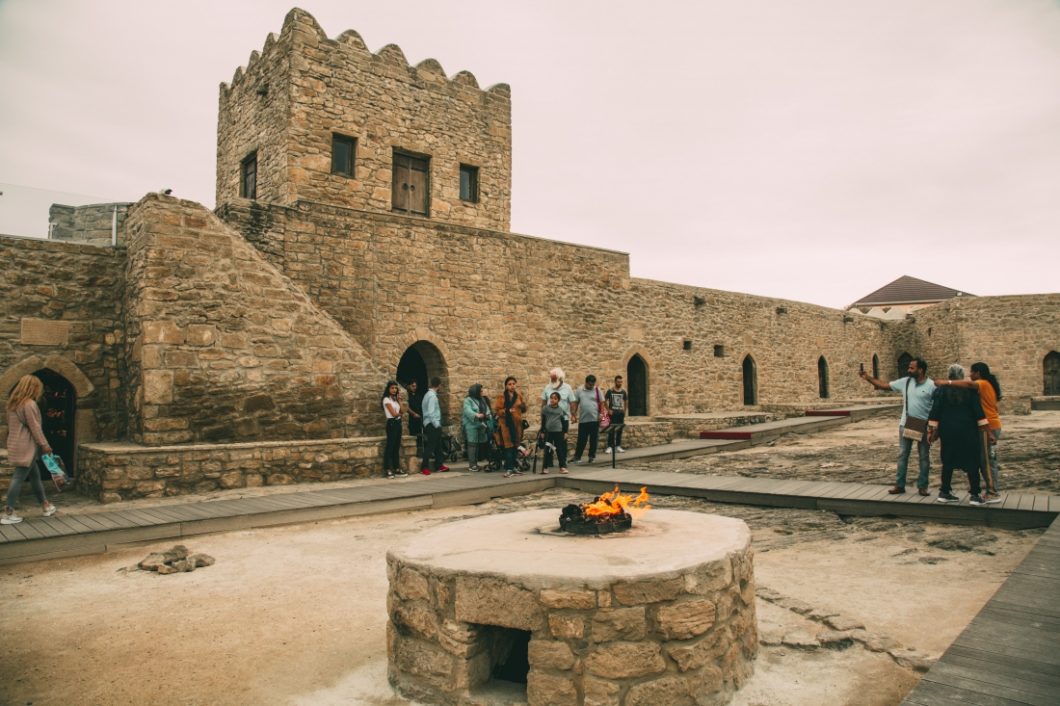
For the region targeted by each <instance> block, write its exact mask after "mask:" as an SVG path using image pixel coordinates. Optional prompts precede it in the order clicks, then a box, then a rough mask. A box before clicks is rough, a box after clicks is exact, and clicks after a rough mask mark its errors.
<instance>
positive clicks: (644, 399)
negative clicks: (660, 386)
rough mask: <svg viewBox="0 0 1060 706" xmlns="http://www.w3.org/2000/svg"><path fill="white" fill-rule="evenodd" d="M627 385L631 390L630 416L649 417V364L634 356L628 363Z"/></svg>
mask: <svg viewBox="0 0 1060 706" xmlns="http://www.w3.org/2000/svg"><path fill="white" fill-rule="evenodd" d="M626 385H627V386H628V388H629V416H631V417H645V416H647V415H648V364H647V363H645V362H644V359H643V358H641V357H640V356H639V355H636V354H634V355H633V357H632V358H630V359H629V362H628V363H626Z"/></svg>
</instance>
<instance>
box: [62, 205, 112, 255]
mask: <svg viewBox="0 0 1060 706" xmlns="http://www.w3.org/2000/svg"><path fill="white" fill-rule="evenodd" d="M129 205H130V204H128V203H124V202H122V203H97V204H91V205H89V206H64V205H62V204H58V203H56V204H52V207H51V208H50V209H48V239H49V240H61V241H65V242H74V243H85V244H87V245H101V246H106V245H111V244H112V238H113V239H114V241H115V244H121V243H122V242H123V237H124V233H125V227H124V226H125V216H126V215H127V214H128V212H129Z"/></svg>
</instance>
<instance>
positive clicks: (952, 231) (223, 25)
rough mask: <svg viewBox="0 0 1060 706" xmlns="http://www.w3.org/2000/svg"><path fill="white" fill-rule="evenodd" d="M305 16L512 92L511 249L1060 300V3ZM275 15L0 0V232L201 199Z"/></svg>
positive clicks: (338, 2)
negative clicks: (598, 250) (144, 203)
mask: <svg viewBox="0 0 1060 706" xmlns="http://www.w3.org/2000/svg"><path fill="white" fill-rule="evenodd" d="M299 6H300V7H302V8H304V9H305V10H307V11H308V12H310V13H311V14H312V15H313V16H314V17H316V19H317V21H318V22H319V23H320V25H321V27H322V28H323V29H324V32H325V33H326V34H327V35H328V36H329V37H333V38H334V37H337V36H338V35H339V34H341V33H342V32H343V31H344V30H346V29H355V30H357V31H358V32H359V33H360V34H361V36H362V37H363V38H364V40H365V43H366V44H367V45H368V47H369V49H371V50H373V51H378V50H379V49H380V48H382V47H383V46H384V45H386V44H389V43H394V44H397V45H399V46H400V47H401V48H402V50H403V51H404V53H405V56H406V57H407V58H408V60H409V62H410V64H412V65H415V64H417V63H419V62H420V61H422V60H423V59H426V58H429V57H433V58H435V59H437V60H438V61H439V62H441V64H442V66H443V67H444V68H445V70H446V72H447V73H448V74H449V75H450V76H452V75H453V74H455V73H457V72H458V71H461V70H465V69H466V70H469V71H471V72H472V73H473V74H475V76H476V77H477V78H478V82H479V85H481V86H483V87H487V86H490V85H492V84H495V83H501V82H503V83H508V84H510V85H511V87H512V123H513V139H514V146H513V181H514V184H513V191H514V194H513V199H512V230H513V231H514V232H517V233H524V234H527V235H533V236H538V237H544V238H552V239H556V240H562V241H567V242H572V243H580V244H586V245H594V246H599V247H605V248H611V249H614V250H620V251H623V252H628V253H629V254H630V266H631V270H632V274H633V275H634V276H637V277H648V278H652V279H659V280H664V281H669V282H679V283H683V284H691V285H696V286H702V287H712V288H717V289H726V290H732V291H737V292H748V293H753V294H762V295H767V296H776V297H783V298H786V299H795V300H799V301H807V302H813V303H816V304H823V305H826V306H834V307H843V306H845V305H847V304H849V303H850V302H852V301H855V300H857V299H858V298H860V297H861V296H863V295H865V294H868V293H869V292H872V291H873V290H875V289H877V288H879V287H881V286H883V285H884V284H886V283H888V282H890V281H891V280H893V279H895V278H897V277H899V276H901V275H903V274H907V275H911V276H914V277H919V278H921V279H926V280H928V281H931V282H935V283H938V284H942V285H945V286H948V287H953V288H955V289H961V290H964V291H967V292H971V293H973V294H979V295H991V294H1023V293H1037V292H1056V291H1060V286H1058V283H1060V277H1058V275H1057V269H1058V262H1060V244H1058V242H1060V2H1057V1H1056V0H878V1H874V2H869V1H868V0H799V2H788V1H786V0H772V1H771V2H766V1H764V0H730V1H727V2H722V1H720V0H701V1H700V2H678V1H676V0H657V1H655V2H636V3H634V2H623V1H615V0H611V1H609V2H595V1H594V2H579V1H578V0H566V1H562V0H539V1H537V2H533V3H511V2H500V1H498V0H461V1H460V2H451V1H450V0H431V1H430V2H425V1H421V0H406V1H404V2H400V3H398V2H391V3H380V2H378V1H375V2H370V3H369V2H360V1H358V0H304V1H303V2H302V3H301V4H300V5H299ZM291 7H292V5H291V4H290V0H286V1H283V2H278V1H275V0H255V1H254V2H250V1H249V0H179V1H173V2H166V3H162V2H152V1H148V0H135V1H134V0H129V1H125V0H0V96H2V99H3V104H2V109H0V190H2V191H3V192H4V195H3V196H0V231H6V232H11V231H12V228H13V227H12V226H10V225H8V223H10V222H12V213H13V212H15V211H16V210H18V206H19V205H22V206H25V205H26V204H27V203H34V204H36V203H37V202H40V203H42V204H44V205H42V206H35V207H37V208H40V209H46V207H47V206H46V204H47V202H48V199H47V198H46V197H47V196H49V195H50V192H63V193H62V197H63V198H62V199H61V200H62V201H63V202H67V203H69V202H72V201H73V200H74V199H73V197H71V196H70V195H71V194H76V195H82V196H83V200H82V202H85V203H88V202H98V201H135V200H137V199H139V198H140V197H141V196H143V194H144V193H146V192H148V191H155V190H157V189H159V188H162V187H170V188H172V189H173V190H174V194H175V195H177V196H180V197H182V198H189V199H193V200H196V201H199V202H201V203H202V204H203V205H205V206H207V207H209V208H213V206H214V169H215V159H216V121H217V95H218V84H220V83H221V82H227V81H230V80H231V78H232V74H233V72H234V71H235V69H236V67H237V66H241V65H245V64H246V62H247V59H248V57H249V55H250V52H251V51H252V50H255V49H257V50H260V49H261V47H262V45H263V44H264V42H265V37H266V36H267V35H268V33H269V32H277V33H278V32H279V31H280V27H281V25H282V23H283V18H284V15H285V14H286V13H287V11H288V10H289V9H290V8H291ZM57 200H59V199H58V198H57ZM5 219H6V220H5ZM13 234H26V235H28V234H30V233H18V232H15V233H13Z"/></svg>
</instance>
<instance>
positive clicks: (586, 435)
mask: <svg viewBox="0 0 1060 706" xmlns="http://www.w3.org/2000/svg"><path fill="white" fill-rule="evenodd" d="M622 385H623V380H622V376H621V375H617V376H615V378H614V381H613V384H612V386H611V387H610V388H609V389H608V390H607V391H606V392H603V393H601V392H600V390H599V388H598V387H597V386H596V376H595V375H587V376H586V378H585V384H584V385H583V386H580V387H579V388H578V389H577V390H574V389H573V388H571V386H570V385H569V384H567V382H566V380H565V376H564V373H563V370H561V369H560V368H553V369H552V370H550V371H549V382H548V384H546V385H545V387H544V389H543V390H542V391H541V400H540V402H541V406H540V415H541V417H540V429H539V432H538V437H537V440H536V443H537V445H538V448H543V449H544V452H545V457H544V463H543V468H542V473H548V472H549V469H551V468H554V467H555V466H556V465H558V467H559V472H560V473H568V472H569V471H568V469H567V432H568V430H569V429H570V425H571V423H576V424H577V425H578V440H577V442H576V445H575V450H574V457H573V458H572V459H571V463H572V464H575V463H581V460H582V456H583V454H584V453H585V452H586V447H588V460H589V463H592V462H593V461H594V460H595V458H596V450H597V448H598V446H599V441H600V429H601V424H603V426H604V427H606V428H607V430H608V436H607V451H606V453H611V452H612V450H614V451H615V452H616V453H624V452H625V449H623V448H622V431H623V427H624V424H625V415H626V410H627V408H628V406H629V404H628V401H629V393H628V392H627V391H626V390H625V389H624V388H623V386H622ZM440 388H441V380H440V379H439V378H437V377H433V378H431V380H430V387H429V389H428V391H427V393H426V394H425V395H423V396H422V397H421V396H420V394H419V390H418V384H417V383H416V381H415V380H413V381H411V382H410V383H409V384H408V399H407V400H402V397H401V387H400V385H398V383H397V382H395V381H393V380H391V381H389V382H387V384H386V388H385V389H384V391H383V396H382V399H381V405H382V407H383V413H384V416H385V419H386V446H385V450H384V454H383V471H384V473H385V474H386V476H387V478H402V477H405V476H407V475H408V474H407V473H406V472H404V471H403V470H402V468H401V459H400V449H401V429H402V425H401V418H402V416H403V415H407V417H408V431H409V434H411V435H413V436H415V437H416V438H417V439H418V440H419V442H418V443H420V444H422V447H421V448H417V455H418V456H420V458H421V459H422V460H421V465H420V473H422V474H423V475H430V474H431V473H432V472H434V473H439V472H442V473H444V472H445V471H448V470H449V467H448V466H446V465H445V452H444V450H443V445H442V439H443V436H442V415H441V407H440V405H439V402H438V391H439V389H440ZM529 409H530V406H529V405H528V404H527V401H526V398H525V397H524V396H523V393H522V392H521V391H520V390H519V381H518V380H517V379H516V378H515V377H513V376H510V375H509V376H508V377H507V378H505V380H504V388H503V390H502V392H501V394H499V395H497V397H496V399H494V400H493V401H492V402H491V401H490V398H489V397H488V396H487V394H486V390H485V388H484V387H483V386H482V384H480V383H476V384H474V385H472V386H471V387H470V388H469V389H468V391H467V397H465V398H464V402H463V405H462V412H461V426H462V429H463V437H464V440H465V445H466V446H465V447H466V449H467V458H468V463H469V470H471V471H472V472H477V471H481V470H485V468H486V467H488V464H487V463H486V462H487V461H489V460H490V459H488V456H487V455H488V454H489V453H490V449H496V451H497V453H498V454H499V455H500V456H501V459H500V462H501V463H503V470H504V475H505V477H506V478H509V477H511V476H514V475H522V473H523V471H521V470H520V469H519V465H518V463H517V461H518V457H519V454H520V453H521V452H522V453H527V450H526V445H525V444H524V442H523V435H524V432H525V430H526V429H528V428H529V427H530V420H529V418H528V412H529ZM480 463H481V464H483V465H480Z"/></svg>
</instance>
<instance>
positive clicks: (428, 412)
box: [420, 376, 449, 476]
mask: <svg viewBox="0 0 1060 706" xmlns="http://www.w3.org/2000/svg"><path fill="white" fill-rule="evenodd" d="M441 386H442V379H441V378H439V377H437V376H436V377H433V378H431V384H430V389H429V390H427V394H426V395H424V396H423V436H424V437H425V439H424V442H423V463H422V464H421V466H420V473H422V474H423V475H425V476H429V475H430V474H431V458H432V457H433V458H434V470H435V471H436V472H438V473H445V472H446V471H448V470H449V466H447V465H445V451H443V450H442V406H441V404H440V403H439V402H438V390H439V389H440V388H441Z"/></svg>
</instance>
